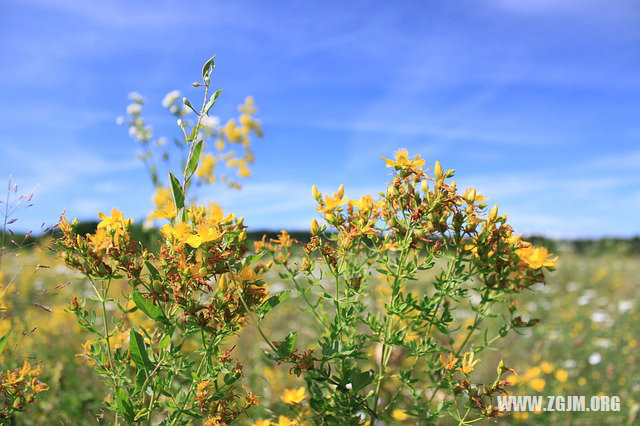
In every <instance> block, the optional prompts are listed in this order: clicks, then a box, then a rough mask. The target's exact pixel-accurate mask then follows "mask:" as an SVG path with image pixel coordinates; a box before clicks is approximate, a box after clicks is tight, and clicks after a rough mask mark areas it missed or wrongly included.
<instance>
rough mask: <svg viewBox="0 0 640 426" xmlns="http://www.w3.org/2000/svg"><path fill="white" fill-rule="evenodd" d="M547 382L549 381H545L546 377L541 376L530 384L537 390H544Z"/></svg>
mask: <svg viewBox="0 0 640 426" xmlns="http://www.w3.org/2000/svg"><path fill="white" fill-rule="evenodd" d="M546 384H547V382H545V380H544V379H541V378H539V377H538V378H535V379H533V380H531V381H530V382H529V386H531V388H532V389H533V390H535V391H536V392H542V390H543V389H544V387H545V385H546Z"/></svg>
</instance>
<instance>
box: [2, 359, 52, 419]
mask: <svg viewBox="0 0 640 426" xmlns="http://www.w3.org/2000/svg"><path fill="white" fill-rule="evenodd" d="M41 373H42V368H41V367H40V366H39V365H38V366H36V367H33V366H31V364H30V363H29V361H27V360H26V359H25V360H24V364H23V365H22V368H16V369H14V370H7V371H5V372H0V383H1V384H0V419H7V418H9V417H10V416H11V415H12V414H13V413H14V412H17V411H23V410H24V409H25V406H26V405H27V404H31V403H33V402H34V401H35V400H36V396H37V395H38V394H39V393H40V392H43V391H46V390H48V389H49V386H48V385H47V384H46V383H43V382H41V381H40V380H39V378H38V376H40V375H41Z"/></svg>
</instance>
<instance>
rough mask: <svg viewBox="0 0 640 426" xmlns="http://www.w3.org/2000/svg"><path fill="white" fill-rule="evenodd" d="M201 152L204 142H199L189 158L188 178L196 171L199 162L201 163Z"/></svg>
mask: <svg viewBox="0 0 640 426" xmlns="http://www.w3.org/2000/svg"><path fill="white" fill-rule="evenodd" d="M200 151H202V141H198V143H196V145H195V146H194V147H193V152H192V153H191V157H189V162H188V164H187V170H186V172H187V173H186V175H187V176H189V175H192V174H193V172H195V171H196V168H197V167H198V161H200Z"/></svg>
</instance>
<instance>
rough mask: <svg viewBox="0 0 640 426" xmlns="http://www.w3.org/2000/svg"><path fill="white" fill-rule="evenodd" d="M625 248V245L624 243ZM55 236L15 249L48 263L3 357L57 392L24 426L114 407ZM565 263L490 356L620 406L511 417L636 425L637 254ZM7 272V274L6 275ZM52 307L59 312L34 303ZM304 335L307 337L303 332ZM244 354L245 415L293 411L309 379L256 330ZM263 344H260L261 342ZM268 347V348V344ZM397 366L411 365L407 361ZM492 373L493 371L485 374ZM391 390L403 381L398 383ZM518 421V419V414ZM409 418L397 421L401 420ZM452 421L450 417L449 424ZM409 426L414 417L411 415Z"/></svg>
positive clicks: (32, 277)
mask: <svg viewBox="0 0 640 426" xmlns="http://www.w3.org/2000/svg"><path fill="white" fill-rule="evenodd" d="M618 244H619V246H624V243H623V242H619V243H618ZM50 245H51V241H50V240H48V241H47V240H44V241H40V242H39V243H37V244H36V245H35V246H34V247H32V248H30V249H23V250H20V251H18V252H15V253H12V254H11V255H7V256H6V257H5V260H4V262H5V263H4V265H3V268H6V269H4V270H5V271H7V272H5V274H6V275H9V274H11V272H12V271H15V270H17V269H18V268H20V267H24V266H27V267H29V266H31V267H33V266H35V265H46V266H47V268H46V269H40V270H38V271H37V273H36V274H32V273H21V274H19V275H18V278H17V281H16V282H15V283H14V286H13V290H9V291H8V292H7V294H5V298H4V301H3V313H4V319H3V321H2V327H3V330H2V334H3V335H4V334H5V333H6V332H7V331H8V330H12V337H11V340H10V343H9V345H8V346H7V347H6V348H5V351H4V353H3V355H2V358H3V359H2V361H3V363H6V362H7V361H8V360H9V359H11V358H17V359H21V358H25V357H29V358H30V359H34V360H37V361H39V362H41V363H42V366H43V374H42V380H43V381H44V382H46V383H47V384H49V386H50V390H49V391H47V392H43V393H41V394H40V395H39V397H38V402H37V403H35V404H34V405H33V406H31V407H29V408H28V410H27V411H26V412H25V413H23V414H22V415H20V416H16V417H15V419H14V422H15V424H25V425H35V424H46V423H48V424H95V422H96V419H100V418H101V417H103V416H105V417H104V418H105V419H108V418H109V413H108V412H107V411H106V410H105V409H104V407H103V401H104V400H105V399H107V398H109V393H108V390H107V389H106V388H105V386H104V385H103V384H102V383H101V381H100V379H99V377H98V376H97V374H96V373H95V371H94V370H93V369H92V368H91V366H90V365H88V364H87V362H86V359H84V357H83V356H81V354H82V352H83V349H82V345H83V344H84V343H85V342H86V341H87V340H89V339H90V337H91V336H90V335H89V334H88V333H87V332H86V331H83V330H82V329H80V327H78V326H77V324H76V321H75V317H74V315H73V314H71V313H69V312H67V310H66V309H67V307H68V304H69V299H70V297H72V296H77V295H79V294H87V295H88V289H87V288H86V283H83V282H82V281H81V280H78V279H76V276H75V274H74V273H72V272H70V271H69V270H68V269H67V268H66V267H65V266H64V264H63V263H62V262H61V261H60V259H59V258H58V257H57V256H56V255H55V254H53V253H52V252H51V251H50V249H49V247H50ZM559 253H560V262H561V263H560V265H561V266H560V267H559V268H558V270H557V271H555V272H553V273H552V274H550V276H549V280H548V283H547V284H546V285H545V286H544V287H542V288H541V289H540V291H537V292H531V293H530V294H526V295H525V297H524V299H523V300H522V301H521V302H520V303H521V304H522V306H523V308H524V310H525V311H526V312H527V313H529V314H531V315H533V316H535V317H536V318H540V319H541V322H540V323H539V324H537V325H536V326H535V327H532V328H530V329H528V330H527V332H526V333H525V334H524V335H523V336H516V337H514V338H513V339H507V340H506V341H504V342H503V343H502V344H501V345H500V346H499V347H496V350H495V352H490V353H487V355H484V356H483V358H486V359H487V361H488V360H489V359H490V358H492V359H494V360H499V359H504V360H505V362H507V363H508V365H509V366H511V367H512V368H513V369H514V370H516V371H517V372H518V374H519V378H518V379H516V380H515V382H516V383H515V386H514V387H513V390H512V391H513V392H514V393H518V392H521V393H523V394H545V395H598V394H604V395H618V396H620V398H621V401H622V407H621V410H620V412H617V413H614V412H610V413H586V412H584V413H575V412H573V413H562V412H555V413H538V414H535V413H520V414H516V415H513V417H512V418H509V419H503V420H501V421H502V422H505V423H507V424H508V423H511V421H512V420H513V421H519V422H521V423H523V424H530V423H533V424H612V423H618V424H634V422H635V421H636V420H637V418H638V416H639V415H640V400H639V399H638V395H639V394H640V360H639V359H638V348H637V345H638V340H637V339H638V324H639V321H640V314H639V313H638V309H637V306H638V303H639V300H638V292H637V288H638V285H640V283H639V282H638V280H639V278H638V277H640V266H639V263H638V256H637V254H635V255H634V254H629V253H625V251H624V250H621V252H616V251H611V250H606V249H600V250H597V251H595V250H592V251H591V252H587V253H576V249H575V247H571V246H570V245H569V244H565V245H564V248H562V249H560V251H559ZM6 275H5V276H6ZM270 275H271V276H270V277H269V278H268V280H267V282H268V285H269V286H270V287H271V288H272V289H275V290H282V289H283V287H284V286H285V284H284V283H283V282H282V280H280V279H279V277H278V276H277V274H275V273H272V274H270ZM34 303H38V304H48V305H46V306H50V308H51V312H48V311H47V310H46V309H43V308H39V307H37V306H35V305H34ZM302 305H303V301H301V300H300V297H292V298H291V299H289V300H288V303H286V304H282V305H281V306H279V307H278V308H277V310H275V311H274V312H273V315H272V316H270V317H269V318H268V319H267V320H266V321H265V324H264V328H265V330H266V333H267V334H269V335H274V336H278V335H279V330H282V329H283V328H286V327H287V324H289V323H292V322H296V323H299V322H300V321H302V324H300V325H301V326H304V327H305V328H306V327H309V328H310V327H312V326H313V325H312V324H309V323H306V324H305V323H304V318H305V317H306V316H305V315H303V314H302V313H301V309H302ZM301 335H304V333H303V332H301ZM235 339H236V341H235V344H236V345H237V348H236V353H237V354H238V356H239V357H240V359H241V360H242V362H243V364H244V365H245V368H246V373H245V374H246V376H247V378H248V381H249V383H250V385H251V387H252V388H253V389H254V391H255V392H256V393H257V394H258V395H260V397H261V399H262V400H263V401H264V403H266V407H257V408H256V409H253V410H252V411H250V412H249V415H248V416H247V417H246V418H245V419H242V421H241V422H240V424H252V423H253V421H255V420H257V419H258V418H265V417H267V415H268V416H270V417H272V418H277V417H279V416H281V415H282V416H291V415H292V414H293V413H294V410H293V409H292V407H290V406H288V405H287V404H285V403H283V402H282V400H281V397H282V396H283V395H284V392H285V391H286V390H287V389H298V388H300V387H302V386H304V382H303V381H302V380H300V379H299V378H297V377H296V376H295V375H291V374H289V372H288V368H280V367H278V365H277V364H276V363H274V362H270V361H269V360H267V359H266V358H265V357H264V356H263V355H262V353H261V348H260V347H257V346H256V345H255V344H254V343H255V342H256V340H258V339H259V336H258V333H257V332H256V330H255V329H254V328H252V327H248V328H246V329H244V330H243V331H242V332H241V333H240V334H239V335H238V336H237V337H236V338H235ZM259 346H260V345H259ZM261 346H263V347H264V346H265V345H264V344H263V345H261ZM396 362H402V359H401V357H398V360H397V361H396ZM478 373H479V374H481V375H487V376H488V375H490V373H491V371H479V372H478ZM389 386H397V383H393V382H390V383H389ZM511 419H512V420H511ZM402 423H403V422H400V421H398V424H402ZM445 423H446V422H445ZM406 424H413V422H410V421H406Z"/></svg>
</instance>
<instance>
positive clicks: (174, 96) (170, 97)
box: [162, 90, 182, 108]
mask: <svg viewBox="0 0 640 426" xmlns="http://www.w3.org/2000/svg"><path fill="white" fill-rule="evenodd" d="M181 96H182V93H180V91H179V90H172V91H170V92H169V93H167V94H166V95H165V97H164V99H162V106H163V107H165V108H168V107H169V106H170V105H173V104H174V103H175V102H176V101H177V100H178V99H180V97H181Z"/></svg>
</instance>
